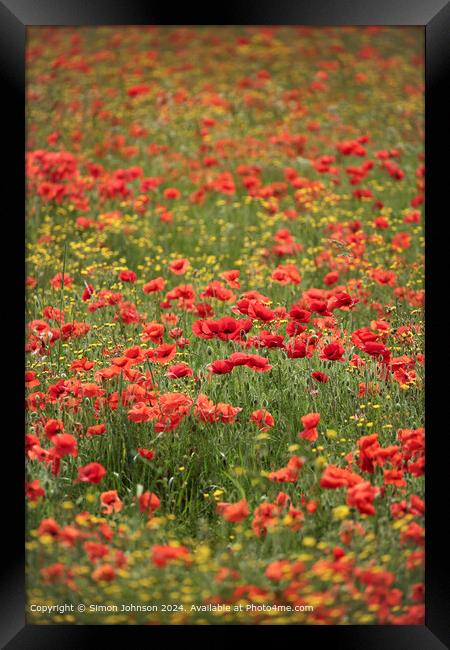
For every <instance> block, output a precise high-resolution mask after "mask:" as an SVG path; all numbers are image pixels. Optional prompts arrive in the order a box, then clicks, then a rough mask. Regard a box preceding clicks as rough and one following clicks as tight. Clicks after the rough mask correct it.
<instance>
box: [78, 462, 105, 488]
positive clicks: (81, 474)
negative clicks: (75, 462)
mask: <svg viewBox="0 0 450 650" xmlns="http://www.w3.org/2000/svg"><path fill="white" fill-rule="evenodd" d="M105 475H106V469H105V468H104V467H103V465H101V464H100V463H88V464H87V465H84V467H79V468H78V478H77V479H76V481H75V483H93V484H95V485H96V484H97V483H100V481H101V480H102V478H103V477H104V476H105Z"/></svg>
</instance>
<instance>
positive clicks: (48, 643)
mask: <svg viewBox="0 0 450 650" xmlns="http://www.w3.org/2000/svg"><path fill="white" fill-rule="evenodd" d="M198 9H200V11H199V10H198ZM220 10H221V15H220V16H219V15H217V14H214V13H213V11H211V10H210V9H208V8H207V7H205V6H202V7H198V8H194V7H191V6H190V5H189V4H187V5H185V7H184V9H181V11H179V10H178V8H177V10H176V11H175V10H173V9H171V7H170V6H166V7H164V6H162V5H161V4H158V5H157V4H156V3H153V2H151V1H149V2H139V1H133V0H128V2H126V1H124V0H90V1H89V2H88V1H87V0H78V1H74V0H0V49H1V60H0V65H1V68H0V75H1V78H2V90H3V92H2V96H3V101H2V104H3V106H2V108H3V110H4V112H5V113H6V114H5V118H4V121H3V124H2V126H3V129H2V132H3V135H4V138H5V137H7V139H9V140H10V143H9V145H7V144H6V143H5V142H4V143H3V144H4V147H5V148H4V150H3V156H4V162H5V161H6V169H5V172H4V174H3V180H4V181H5V185H4V187H5V189H4V190H3V192H2V194H3V198H4V200H6V201H7V207H6V208H5V212H4V215H3V216H4V219H5V220H7V230H5V231H4V233H5V234H4V238H5V244H7V247H5V248H7V250H8V252H10V253H11V254H12V263H9V262H8V263H6V262H5V261H4V274H3V283H2V285H3V292H4V294H3V298H4V301H5V302H4V304H6V305H8V314H7V325H6V327H7V334H6V337H7V338H5V337H4V338H3V341H7V344H6V345H4V348H7V349H6V350H4V351H5V352H8V353H9V354H10V355H11V358H10V360H9V362H8V368H9V370H8V382H9V384H8V388H7V392H6V393H5V394H4V395H3V397H4V400H5V401H6V402H7V405H6V408H7V410H8V412H9V414H10V415H11V419H12V425H10V426H6V425H5V424H4V425H3V432H2V433H3V436H2V438H3V440H2V443H3V445H4V447H3V461H4V462H3V463H2V487H3V492H2V501H1V503H2V506H3V507H2V510H3V513H2V523H3V527H2V528H3V533H2V542H3V547H4V550H3V553H2V560H3V561H2V562H1V582H0V643H1V646H2V647H6V648H8V649H11V650H16V649H24V648H30V649H33V650H38V649H40V648H45V649H46V650H47V649H49V648H58V649H59V648H64V649H65V650H66V649H70V648H77V649H78V648H80V647H83V648H84V647H93V646H97V644H98V643H99V642H100V643H102V644H104V645H107V644H108V643H110V642H111V641H113V642H117V643H119V642H120V640H121V637H122V638H123V640H124V641H126V642H127V643H133V642H134V639H135V635H136V634H139V635H140V634H145V636H146V640H147V642H150V643H155V642H156V643H157V642H158V641H160V640H162V639H166V638H167V639H170V638H173V639H174V640H175V639H180V640H181V639H182V640H185V636H186V627H184V628H183V629H182V628H181V627H178V626H173V627H172V626H168V628H167V627H150V628H146V627H138V626H136V627H135V626H66V625H59V626H51V625H48V626H36V625H27V624H25V577H24V521H25V506H24V499H23V492H22V487H21V485H20V481H19V480H18V477H20V476H23V477H24V466H23V455H22V452H23V449H22V446H21V444H19V442H18V440H19V439H20V433H19V429H20V426H18V423H19V422H20V420H21V418H23V402H22V394H23V393H22V381H23V379H22V366H21V362H20V360H21V359H22V358H23V356H22V355H23V352H22V350H23V337H22V331H23V321H22V313H23V311H22V310H23V299H22V296H23V293H22V291H23V286H24V284H23V281H24V269H23V263H22V262H23V258H24V240H25V239H24V219H23V213H22V206H23V205H24V195H25V183H24V150H25V89H24V84H25V57H24V52H25V37H26V28H27V27H28V26H34V25H97V24H98V25H141V24H142V25H145V24H168V25H172V24H177V25H180V24H191V25H197V24H198V25H201V24H204V25H212V24H214V25H215V24H217V25H228V24H230V25H233V24H235V25H236V24H250V25H252V24H257V25H263V24H270V25H288V24H297V25H421V26H423V27H424V29H425V35H426V79H425V87H426V101H425V106H426V111H425V113H426V114H425V119H426V183H427V192H426V206H425V207H426V217H425V222H426V226H425V229H426V259H427V274H426V291H427V316H426V359H427V361H426V374H427V386H426V426H427V431H428V432H429V436H428V438H427V482H426V499H427V535H426V624H425V625H424V626H389V627H388V626H372V625H369V626H319V627H317V626H300V629H299V627H298V626H296V629H295V634H296V635H298V637H297V642H300V643H302V644H305V643H308V642H310V643H316V642H317V641H316V639H318V638H320V641H321V642H323V643H325V642H326V641H328V642H329V643H332V644H333V645H332V647H333V648H345V649H346V650H349V649H352V648H355V649H356V648H357V649H358V650H359V649H360V648H366V649H367V650H370V649H375V648H383V649H384V650H390V649H391V648H395V649H396V650H402V649H405V650H406V649H407V650H414V649H415V648H417V649H418V650H434V649H436V650H438V649H440V648H444V647H448V642H449V639H450V625H449V621H450V616H449V612H450V606H449V598H448V572H447V571H446V570H445V568H446V567H447V568H448V550H447V548H446V547H447V546H448V543H446V534H447V533H446V531H445V524H446V521H445V515H446V512H447V511H448V506H447V507H445V506H446V502H447V501H448V497H447V494H448V487H447V481H446V478H447V475H448V473H449V470H448V460H447V458H448V455H447V454H446V453H445V443H446V438H448V425H447V415H446V409H445V405H446V400H445V398H446V383H445V380H444V381H443V380H442V379H441V378H440V377H439V374H438V372H439V369H440V368H441V367H442V364H445V363H448V361H449V360H450V358H448V355H447V359H446V358H445V353H446V349H448V344H447V343H446V337H447V336H448V335H447V334H445V332H444V336H443V331H442V328H443V327H445V323H444V324H443V323H442V322H441V314H442V309H443V308H444V307H445V306H446V304H447V303H448V299H447V300H446V293H448V289H447V292H446V293H441V291H439V289H438V288H437V286H438V285H437V282H438V280H439V278H440V277H441V275H442V274H443V275H444V276H446V277H448V271H447V272H446V269H445V267H443V266H442V262H443V261H445V260H446V259H447V258H448V253H447V250H446V249H447V242H448V239H447V238H445V236H444V235H443V232H444V230H443V229H444V227H445V220H446V219H448V217H447V215H446V207H445V206H446V205H447V203H448V198H447V186H448V180H447V176H448V173H447V171H446V169H447V166H448V163H447V161H446V159H447V158H448V156H449V152H450V147H449V142H448V139H449V138H448V133H449V129H448V121H449V116H450V111H449V102H448V98H447V97H446V95H447V94H448V87H449V84H448V63H449V61H450V3H447V2H445V0H390V1H389V0H378V1H377V2H375V1H370V0H340V1H339V2H337V1H336V0H315V1H314V2H310V1H309V2H294V0H278V1H277V2H276V3H275V2H273V3H270V2H268V1H267V0H261V1H260V2H258V3H256V2H247V3H242V4H241V5H240V6H239V7H238V6H237V4H236V5H234V4H233V3H232V2H227V3H224V5H223V6H221V7H220ZM4 227H5V228H6V226H4ZM9 310H10V311H9ZM4 316H5V315H4ZM11 321H12V322H11ZM5 395H6V396H5ZM447 401H448V398H447ZM9 473H10V476H8V474H9ZM22 485H23V483H22ZM287 627H290V626H287ZM218 628H220V629H219V630H218ZM189 632H190V633H194V634H195V635H196V636H198V637H200V638H204V639H205V640H206V639H207V638H209V637H210V636H211V635H212V634H213V633H217V632H219V634H220V636H221V637H222V638H223V640H224V642H227V641H231V640H234V639H235V638H237V637H238V636H239V637H242V638H243V640H245V639H244V637H246V636H247V635H248V634H251V641H252V642H253V643H254V642H255V640H258V638H259V634H261V635H262V634H263V635H264V637H265V638H266V639H267V641H269V642H270V640H273V641H276V642H278V643H280V642H282V643H283V642H285V641H284V638H285V633H286V628H285V627H284V626H283V628H282V629H281V628H280V627H277V626H273V627H269V626H264V627H263V628H260V629H258V630H255V629H254V627H252V626H239V630H236V629H235V626H212V627H202V628H195V626H189ZM290 632H292V630H291V631H290ZM255 635H256V637H255ZM247 642H248V640H247ZM445 644H447V645H445Z"/></svg>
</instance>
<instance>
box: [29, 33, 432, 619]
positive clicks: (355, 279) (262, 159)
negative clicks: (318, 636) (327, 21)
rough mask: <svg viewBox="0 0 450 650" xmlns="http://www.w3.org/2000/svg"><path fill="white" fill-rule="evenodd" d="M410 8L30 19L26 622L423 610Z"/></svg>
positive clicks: (419, 200) (416, 149)
mask: <svg viewBox="0 0 450 650" xmlns="http://www.w3.org/2000/svg"><path fill="white" fill-rule="evenodd" d="M423 92H424V52H423V30H422V29H421V28H414V27H404V28H402V27H396V28H389V27H341V28H337V27H336V28H326V27H321V28H311V27H251V26H236V27H231V26H230V27H226V26H225V27H207V26H200V27H165V26H141V27H90V28H89V27H71V28H64V27H34V28H29V29H28V37H27V90H26V93H27V143H26V175H27V179H26V182H27V204H26V334H25V339H26V348H25V349H26V352H25V369H26V370H25V401H26V432H25V434H26V435H25V454H26V485H25V493H26V500H27V539H26V557H27V594H28V595H27V598H28V601H27V619H28V622H30V623H35V624H58V623H66V624H67V623H69V624H74V623H76V624H105V625H109V624H111V625H114V624H140V625H146V624H150V625H166V624H170V625H185V624H194V625H201V624H206V625H214V624H222V625H223V624H245V625H247V624H251V625H256V624H258V625H259V624H262V625H267V624H276V625H283V624H312V625H330V624H331V625H336V624H337V625H348V624H358V625H359V624H362V625H364V624H387V625H397V624H402V625H403V624H423V621H424V584H423V583H424V510H425V504H424V467H425V449H424V448H425V431H424V428H423V426H424V368H423V366H424V354H423V352H424V327H423V308H424V290H423V284H424V282H423V280H424V237H423V225H424V224H423V216H424V215H423V211H424V146H423V135H424V124H423V122H424V115H423V113H424V111H423Z"/></svg>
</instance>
